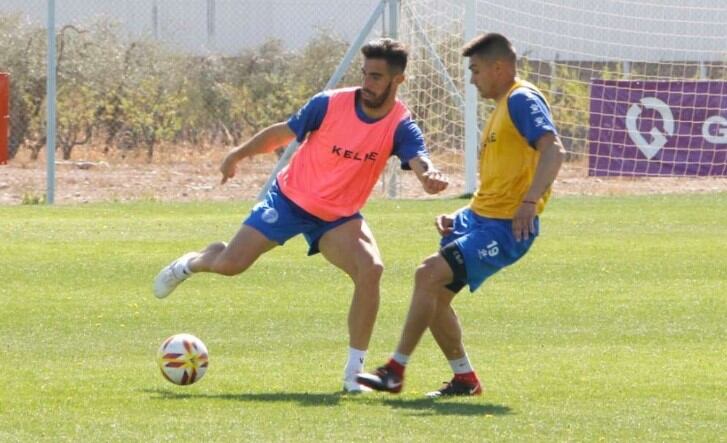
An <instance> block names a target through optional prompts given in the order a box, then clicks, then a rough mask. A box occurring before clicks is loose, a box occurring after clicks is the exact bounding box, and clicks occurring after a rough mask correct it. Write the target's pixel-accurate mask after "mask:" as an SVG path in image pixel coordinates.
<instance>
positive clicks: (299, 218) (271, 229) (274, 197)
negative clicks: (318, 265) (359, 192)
mask: <svg viewBox="0 0 727 443" xmlns="http://www.w3.org/2000/svg"><path fill="white" fill-rule="evenodd" d="M359 218H363V217H362V216H361V213H359V212H357V213H355V214H353V215H350V216H348V217H342V218H339V219H338V220H334V221H331V222H329V221H325V220H321V219H320V218H318V217H316V216H315V215H312V214H310V213H308V212H306V211H305V210H304V209H303V208H301V207H300V206H298V205H296V204H295V203H293V202H292V201H291V200H290V199H289V198H288V197H286V196H285V195H284V194H283V193H282V192H281V191H280V188H279V187H278V184H277V182H276V183H275V184H273V186H271V187H270V190H269V191H268V193H267V194H266V195H265V200H263V201H261V202H259V203H258V204H256V205H255V206H254V207H253V208H252V211H251V212H250V215H249V216H248V217H247V219H246V220H245V221H244V222H243V224H245V225H248V226H251V227H253V228H255V229H257V230H258V231H260V232H261V233H262V234H263V235H264V236H265V237H267V238H268V239H269V240H272V241H274V242H276V243H278V244H279V245H282V244H284V243H285V242H286V241H288V240H289V239H291V238H292V237H295V236H296V235H298V234H303V236H304V237H305V240H306V241H307V242H308V247H309V249H308V255H313V254H317V253H318V252H320V251H319V249H318V241H319V240H320V239H321V237H322V236H323V234H325V233H326V232H328V231H330V230H331V229H333V228H335V227H336V226H340V225H342V224H344V223H346V222H347V221H349V220H355V219H359Z"/></svg>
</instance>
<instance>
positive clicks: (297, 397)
mask: <svg viewBox="0 0 727 443" xmlns="http://www.w3.org/2000/svg"><path fill="white" fill-rule="evenodd" d="M144 392H147V393H150V394H154V395H152V399H154V400H186V399H210V400H232V401H245V402H285V403H297V404H299V405H301V406H318V407H331V406H337V405H339V404H340V403H341V400H342V399H354V398H360V399H365V400H366V402H367V403H370V404H375V403H378V400H380V398H379V397H377V396H375V394H374V395H365V396H359V395H350V394H345V393H343V392H334V393H330V394H322V393H307V392H261V393H244V394H205V393H194V394H187V393H180V392H175V391H172V390H169V389H147V390H145V391H144ZM381 404H383V405H385V406H389V407H391V408H393V409H406V410H410V411H412V413H413V414H415V415H481V416H495V415H508V414H512V410H511V409H510V407H509V406H505V405H495V404H491V403H487V404H477V403H463V402H451V401H447V400H441V399H440V400H431V399H428V398H422V399H415V400H406V399H383V400H382V401H381Z"/></svg>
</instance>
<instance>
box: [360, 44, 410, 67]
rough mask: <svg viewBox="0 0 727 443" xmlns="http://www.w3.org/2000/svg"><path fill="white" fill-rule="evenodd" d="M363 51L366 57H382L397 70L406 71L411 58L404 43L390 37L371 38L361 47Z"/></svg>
mask: <svg viewBox="0 0 727 443" xmlns="http://www.w3.org/2000/svg"><path fill="white" fill-rule="evenodd" d="M361 53H362V54H363V56H364V57H366V58H369V59H370V58H380V59H384V60H386V63H387V64H388V65H389V67H390V68H392V69H393V70H394V71H396V72H399V73H401V72H404V70H405V69H406V62H407V59H408V58H409V51H408V50H407V48H406V46H405V45H404V43H401V42H399V41H396V40H393V39H390V38H378V39H376V40H371V41H370V42H368V43H366V44H365V45H364V46H363V47H362V48H361Z"/></svg>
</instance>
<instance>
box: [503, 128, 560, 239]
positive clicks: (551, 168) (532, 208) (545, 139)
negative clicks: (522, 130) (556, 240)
mask: <svg viewBox="0 0 727 443" xmlns="http://www.w3.org/2000/svg"><path fill="white" fill-rule="evenodd" d="M535 148H536V149H537V150H538V152H539V153H540V159H539V160H538V166H537V168H536V169H535V177H533V183H532V185H531V186H530V189H529V190H528V192H527V194H525V198H523V201H522V202H521V203H520V207H519V208H518V210H517V212H516V213H515V217H514V218H513V219H512V231H513V234H514V235H515V239H516V240H517V241H520V240H521V239H524V240H527V239H528V237H529V236H530V233H532V232H535V216H536V215H537V212H536V211H537V203H538V200H539V199H540V197H541V196H542V195H543V193H545V191H546V190H547V189H548V187H550V185H552V184H553V181H555V177H556V176H557V175H558V171H559V170H560V165H561V164H562V163H563V158H564V157H565V148H564V147H563V144H562V143H561V141H560V138H558V136H557V135H555V134H553V133H550V132H549V133H547V134H545V135H543V136H542V137H540V138H539V139H538V141H537V142H536V144H535Z"/></svg>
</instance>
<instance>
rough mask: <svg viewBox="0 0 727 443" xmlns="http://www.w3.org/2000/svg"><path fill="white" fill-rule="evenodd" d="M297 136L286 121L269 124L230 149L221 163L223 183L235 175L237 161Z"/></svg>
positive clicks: (278, 145) (272, 148) (276, 146)
mask: <svg viewBox="0 0 727 443" xmlns="http://www.w3.org/2000/svg"><path fill="white" fill-rule="evenodd" d="M293 138H295V133H294V132H293V131H292V130H291V129H290V128H289V127H288V124H287V123H286V122H280V123H276V124H274V125H271V126H268V127H267V128H265V129H263V130H262V131H260V132H258V133H257V134H255V135H254V136H253V137H252V138H251V139H250V140H248V141H247V142H245V143H243V144H242V145H240V146H238V147H237V148H235V149H233V150H232V151H230V152H229V153H228V154H227V155H226V156H225V159H224V160H223V161H222V164H221V165H220V172H221V173H222V181H221V183H222V184H225V182H226V181H227V180H228V179H230V178H232V177H234V176H235V171H236V169H237V163H238V162H239V161H240V160H242V159H244V158H247V157H252V156H253V155H256V154H265V153H267V152H272V151H274V150H275V149H277V148H279V147H280V146H285V145H287V144H288V143H290V142H291V141H292V140H293Z"/></svg>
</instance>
